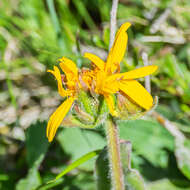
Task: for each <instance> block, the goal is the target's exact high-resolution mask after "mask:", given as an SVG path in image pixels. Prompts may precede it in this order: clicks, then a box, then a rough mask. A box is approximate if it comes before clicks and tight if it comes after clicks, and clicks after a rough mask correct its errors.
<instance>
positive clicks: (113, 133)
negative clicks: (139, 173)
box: [105, 118, 125, 190]
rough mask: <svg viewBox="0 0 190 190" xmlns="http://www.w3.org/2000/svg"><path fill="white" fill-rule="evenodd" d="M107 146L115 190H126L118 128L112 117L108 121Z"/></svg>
mask: <svg viewBox="0 0 190 190" xmlns="http://www.w3.org/2000/svg"><path fill="white" fill-rule="evenodd" d="M105 128H106V136H107V141H108V143H107V147H108V154H109V162H110V172H111V182H112V187H113V190H124V189H125V188H124V177H123V171H122V165H121V158H120V145H119V137H118V128H117V126H116V124H115V123H114V122H113V120H112V118H110V119H108V120H107V121H106V127H105Z"/></svg>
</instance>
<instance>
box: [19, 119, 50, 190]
mask: <svg viewBox="0 0 190 190" xmlns="http://www.w3.org/2000/svg"><path fill="white" fill-rule="evenodd" d="M45 131H46V123H45V122H43V123H40V122H37V123H36V124H34V125H32V126H30V128H28V129H27V131H26V149H27V156H26V158H27V161H28V165H29V168H30V169H29V171H28V174H27V176H26V178H24V179H21V180H20V181H19V182H18V184H17V185H16V190H25V189H28V190H34V189H36V188H37V187H38V186H39V185H40V184H41V177H40V174H39V172H38V168H39V166H40V164H41V162H42V160H43V159H44V156H45V153H46V151H47V149H48V145H49V143H48V141H47V138H46V136H45V134H46V133H45Z"/></svg>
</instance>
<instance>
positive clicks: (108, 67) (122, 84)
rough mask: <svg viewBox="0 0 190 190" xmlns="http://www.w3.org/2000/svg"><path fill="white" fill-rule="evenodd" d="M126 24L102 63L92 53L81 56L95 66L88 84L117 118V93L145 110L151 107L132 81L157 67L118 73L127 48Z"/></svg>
mask: <svg viewBox="0 0 190 190" xmlns="http://www.w3.org/2000/svg"><path fill="white" fill-rule="evenodd" d="M130 25H131V24H130V23H128V22H127V23H124V24H123V25H122V26H121V27H120V29H119V30H118V32H117V34H116V37H115V41H114V44H113V46H112V48H111V50H110V52H109V54H108V57H107V60H106V62H104V61H103V60H102V59H100V58H99V57H98V56H96V55H94V54H91V53H85V54H84V57H85V58H88V59H89V60H90V61H91V62H92V63H93V64H94V65H95V69H94V76H93V82H92V84H93V88H94V91H95V92H96V93H97V94H101V95H103V96H104V98H105V100H106V102H107V104H108V107H109V110H110V113H111V114H112V115H113V116H117V112H116V111H115V108H114V99H113V94H115V93H117V92H120V93H122V94H124V95H125V96H126V97H127V98H129V99H130V100H132V101H133V102H134V103H136V104H137V105H139V106H140V107H142V108H144V109H146V110H149V109H150V108H151V107H152V106H153V98H152V96H151V95H150V94H149V93H148V91H147V90H146V89H145V88H144V87H143V86H142V85H141V84H140V83H139V82H137V81H136V80H135V79H137V78H140V77H144V76H147V75H150V74H152V73H153V72H155V71H156V70H157V66H154V65H151V66H146V67H142V68H138V69H135V70H132V71H129V72H125V73H119V72H120V62H121V61H122V59H123V56H124V53H125V50H126V47H127V41H128V35H127V33H126V31H127V29H128V28H129V27H130ZM88 85H89V84H88Z"/></svg>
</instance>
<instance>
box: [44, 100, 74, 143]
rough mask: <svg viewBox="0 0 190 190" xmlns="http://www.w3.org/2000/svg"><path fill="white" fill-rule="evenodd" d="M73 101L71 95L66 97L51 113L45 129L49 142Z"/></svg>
mask: <svg viewBox="0 0 190 190" xmlns="http://www.w3.org/2000/svg"><path fill="white" fill-rule="evenodd" d="M73 101H74V98H73V97H70V98H68V99H67V100H65V101H64V102H63V103H62V104H61V105H60V106H59V107H58V108H57V109H56V111H55V112H54V113H53V114H52V115H51V117H50V119H49V121H48V125H47V129H46V135H47V138H48V141H49V142H51V141H52V140H53V138H54V136H55V133H56V131H57V129H58V127H59V125H60V124H61V122H62V121H63V119H64V117H65V115H66V114H67V112H68V111H69V109H70V108H71V106H72V103H73Z"/></svg>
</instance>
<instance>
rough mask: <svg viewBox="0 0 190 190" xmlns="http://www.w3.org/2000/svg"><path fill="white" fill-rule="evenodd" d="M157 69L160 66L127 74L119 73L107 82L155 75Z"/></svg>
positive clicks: (139, 69)
mask: <svg viewBox="0 0 190 190" xmlns="http://www.w3.org/2000/svg"><path fill="white" fill-rule="evenodd" d="M157 69H158V66H156V65H150V66H145V67H141V68H138V69H134V70H132V71H128V72H125V73H118V74H114V75H111V76H110V77H109V78H108V79H107V80H108V81H109V82H112V81H114V80H120V79H121V80H131V79H138V78H141V77H145V76H147V75H150V74H152V73H154V72H155V71H156V70H157Z"/></svg>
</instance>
